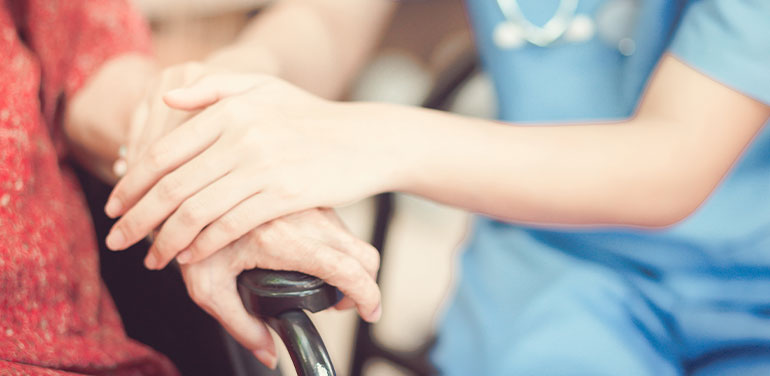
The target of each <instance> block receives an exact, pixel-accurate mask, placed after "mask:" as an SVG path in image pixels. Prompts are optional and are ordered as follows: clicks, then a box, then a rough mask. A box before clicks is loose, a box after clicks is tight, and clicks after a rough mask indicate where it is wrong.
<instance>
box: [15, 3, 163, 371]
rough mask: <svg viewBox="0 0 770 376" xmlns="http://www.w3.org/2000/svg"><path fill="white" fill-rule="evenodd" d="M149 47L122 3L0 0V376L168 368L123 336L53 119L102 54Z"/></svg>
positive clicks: (107, 56) (157, 356)
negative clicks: (100, 271) (100, 274)
mask: <svg viewBox="0 0 770 376" xmlns="http://www.w3.org/2000/svg"><path fill="white" fill-rule="evenodd" d="M148 50H149V40H148V34H147V29H146V27H145V25H144V23H143V22H142V20H141V18H140V17H139V16H138V15H137V14H136V13H134V12H133V11H132V9H131V8H130V6H129V5H128V4H127V1H126V0H0V375H69V374H98V375H176V374H177V371H176V370H175V369H174V367H173V365H172V364H171V363H170V362H169V361H168V360H167V359H166V358H165V357H163V356H162V355H160V354H157V353H155V352H153V351H152V350H151V349H150V348H148V347H146V346H143V345H141V344H139V343H136V342H134V341H132V340H130V339H128V338H127V337H126V335H125V333H124V331H123V327H122V324H121V322H120V318H119V317H118V314H117V312H116V310H115V307H114V306H113V303H112V300H111V298H110V297H109V295H108V292H107V290H106V289H105V287H104V285H103V283H102V281H101V279H100V277H99V270H98V258H97V257H98V254H97V247H96V240H95V237H94V232H93V228H92V224H91V222H90V219H89V217H88V212H87V208H86V204H85V200H84V198H83V197H82V194H81V191H80V188H79V186H78V184H77V182H76V180H75V177H74V175H73V173H72V171H71V170H70V168H68V166H67V164H66V162H65V159H64V156H65V152H64V148H63V142H62V139H61V135H60V131H59V125H58V124H56V122H55V120H54V119H57V118H58V117H59V115H60V114H57V113H56V112H57V111H60V109H61V108H62V106H60V105H59V103H62V102H60V101H64V102H63V103H66V101H67V99H68V98H71V97H72V95H73V93H75V92H76V91H77V90H78V89H79V88H80V87H81V85H82V84H83V83H84V81H85V80H87V79H88V77H89V75H90V74H92V73H94V71H95V70H96V69H98V67H99V66H100V65H101V64H102V63H104V62H105V61H106V60H108V59H110V58H112V57H116V56H117V55H119V54H122V53H126V52H136V51H143V52H146V51H148Z"/></svg>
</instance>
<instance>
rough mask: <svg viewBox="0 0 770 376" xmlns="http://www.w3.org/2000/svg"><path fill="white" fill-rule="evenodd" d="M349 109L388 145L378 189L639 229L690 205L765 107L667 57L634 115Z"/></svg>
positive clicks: (746, 139) (706, 190) (487, 209)
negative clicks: (507, 117) (504, 117)
mask: <svg viewBox="0 0 770 376" xmlns="http://www.w3.org/2000/svg"><path fill="white" fill-rule="evenodd" d="M351 108H352V110H351V111H352V112H354V113H358V115H356V116H351V117H350V118H356V117H359V118H361V119H367V120H366V121H367V123H370V124H371V128H372V129H378V130H380V132H381V134H379V135H377V137H375V138H377V139H378V140H384V141H377V143H383V144H385V145H388V146H387V147H386V148H385V149H380V153H381V154H385V153H392V154H391V155H392V156H393V157H392V159H393V160H394V162H392V163H391V162H390V160H388V159H381V160H380V161H379V162H378V163H377V164H376V166H384V167H383V168H382V169H380V171H384V174H385V175H388V176H392V177H393V178H392V179H391V180H392V181H393V182H396V184H394V185H392V186H385V187H384V189H395V190H403V191H407V192H411V193H415V194H418V195H422V196H426V197H429V198H432V199H434V200H437V201H441V202H444V203H448V204H451V205H455V206H460V207H463V208H466V209H469V210H472V211H478V212H481V213H484V214H488V215H491V216H494V217H499V218H503V219H506V220H510V221H516V222H526V223H534V224H567V225H631V226H642V227H660V226H666V225H670V224H673V223H675V222H677V221H678V220H680V219H682V218H684V217H686V216H687V215H689V214H690V213H692V212H693V211H694V210H695V209H696V208H697V207H698V206H699V205H700V203H701V202H702V201H703V200H705V199H706V197H707V196H708V195H709V194H710V193H711V191H712V190H713V189H714V187H715V186H716V185H717V184H718V183H719V181H720V180H721V179H722V177H723V176H724V175H725V174H726V173H727V171H728V170H729V169H730V167H731V166H732V164H733V163H734V162H735V161H736V159H737V158H738V157H739V156H740V154H741V152H742V151H743V149H744V148H745V147H746V146H747V145H748V144H749V143H750V142H751V140H752V138H753V137H754V136H755V135H756V133H757V132H758V131H759V130H760V129H762V126H763V125H764V123H765V122H766V121H767V119H768V116H770V106H767V105H765V104H763V103H761V102H758V101H756V100H754V99H752V98H749V97H747V96H745V95H743V94H741V93H739V92H736V91H734V90H732V89H730V88H728V87H726V86H724V85H722V84H720V83H719V82H717V81H715V80H712V79H710V78H709V77H707V76H704V75H703V74H701V73H699V72H697V71H695V70H693V69H692V68H690V67H688V66H686V65H685V64H683V63H681V62H679V61H678V60H677V59H676V58H674V57H671V56H666V57H664V59H663V60H662V63H661V65H660V67H659V68H658V70H657V71H656V73H655V74H654V76H653V79H652V80H651V84H650V86H649V87H648V88H647V92H646V94H645V96H644V100H643V101H642V103H641V104H640V106H639V108H638V110H637V113H636V115H635V116H634V117H632V118H631V119H628V120H626V121H623V122H618V123H614V124H562V125H538V126H520V125H502V124H499V123H492V122H489V121H485V120H477V119H469V118H463V117H459V116H455V115H450V114H445V113H440V112H436V111H427V110H421V109H407V108H402V107H395V106H387V105H351ZM351 129H355V128H353V127H351ZM388 148H389V149H388ZM372 150H377V149H376V148H374V146H372ZM375 171H377V169H375Z"/></svg>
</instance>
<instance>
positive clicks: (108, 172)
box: [64, 55, 156, 182]
mask: <svg viewBox="0 0 770 376" xmlns="http://www.w3.org/2000/svg"><path fill="white" fill-rule="evenodd" d="M155 73H156V69H155V66H154V64H153V63H152V61H151V59H150V58H148V57H146V56H143V55H123V56H118V57H116V58H114V59H111V60H110V61H107V62H106V63H105V64H104V65H103V66H102V67H101V68H100V69H99V71H97V72H96V73H95V74H94V75H93V77H91V78H90V79H89V80H88V82H87V83H86V85H85V86H84V87H83V88H81V89H80V90H79V91H78V92H77V94H75V96H74V97H73V98H72V99H71V100H69V101H68V103H67V107H66V111H65V115H64V132H65V135H66V137H67V139H68V141H69V143H70V147H71V151H72V154H73V156H74V157H75V158H77V160H78V161H79V162H80V163H81V164H83V165H84V167H86V168H87V169H89V170H90V171H91V172H92V173H94V174H96V175H97V176H98V177H100V178H101V179H103V180H105V181H107V182H112V181H114V180H115V179H116V177H115V176H114V174H113V172H112V165H113V163H114V161H115V160H116V159H117V158H118V150H119V148H120V145H124V144H125V140H126V137H127V128H128V126H129V122H130V117H131V114H132V112H133V110H134V108H135V107H136V105H137V103H138V102H139V100H140V98H141V96H142V95H143V94H144V91H145V90H146V85H147V84H148V83H149V80H150V79H151V78H152V76H153V75H154V74H155Z"/></svg>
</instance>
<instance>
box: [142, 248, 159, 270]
mask: <svg viewBox="0 0 770 376" xmlns="http://www.w3.org/2000/svg"><path fill="white" fill-rule="evenodd" d="M144 266H145V267H146V268H147V269H157V268H158V258H157V257H155V253H153V252H150V253H148V254H147V257H145V258H144Z"/></svg>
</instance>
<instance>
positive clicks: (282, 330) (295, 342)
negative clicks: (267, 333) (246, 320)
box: [267, 310, 337, 376]
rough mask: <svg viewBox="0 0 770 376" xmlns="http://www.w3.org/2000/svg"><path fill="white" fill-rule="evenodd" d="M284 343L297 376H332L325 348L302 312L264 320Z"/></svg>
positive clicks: (282, 314)
mask: <svg viewBox="0 0 770 376" xmlns="http://www.w3.org/2000/svg"><path fill="white" fill-rule="evenodd" d="M267 323H268V325H270V327H272V328H273V329H274V330H275V331H276V333H278V335H279V336H281V339H282V340H283V343H284V344H286V349H287V350H289V355H291V361H292V362H293V363H294V368H295V369H296V370H297V376H335V375H336V374H337V373H336V372H335V371H334V366H333V365H332V361H331V359H330V358H329V353H328V352H327V351H326V346H324V342H323V340H322V339H321V335H320V334H318V331H317V330H316V328H315V326H314V325H313V322H312V321H310V318H309V317H308V316H307V314H306V313H305V311H302V310H291V311H286V312H284V313H281V314H280V315H278V317H271V318H268V319H267Z"/></svg>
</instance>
